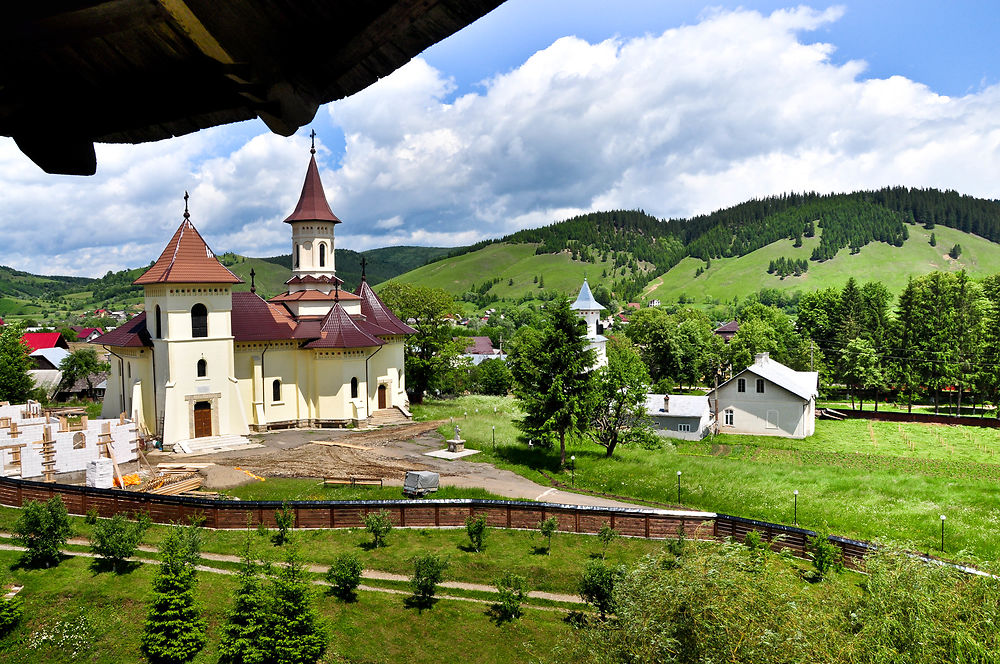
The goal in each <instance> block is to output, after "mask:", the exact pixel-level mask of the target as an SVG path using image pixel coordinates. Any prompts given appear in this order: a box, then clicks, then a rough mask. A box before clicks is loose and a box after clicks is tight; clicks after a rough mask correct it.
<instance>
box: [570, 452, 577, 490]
mask: <svg viewBox="0 0 1000 664" xmlns="http://www.w3.org/2000/svg"><path fill="white" fill-rule="evenodd" d="M569 472H570V477H572V478H573V480H572V481H573V486H576V455H575V454H574V455H571V456H570V458H569Z"/></svg>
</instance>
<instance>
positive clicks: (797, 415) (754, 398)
mask: <svg viewBox="0 0 1000 664" xmlns="http://www.w3.org/2000/svg"><path fill="white" fill-rule="evenodd" d="M745 378H746V381H747V382H746V386H747V387H746V392H739V391H738V379H734V380H732V381H731V382H729V383H726V384H725V385H723V386H721V387H720V388H719V397H718V398H719V432H720V433H745V434H753V435H759V436H785V437H788V438H805V437H806V436H810V435H812V434H813V433H814V432H815V426H816V424H815V400H812V399H810V400H808V401H807V400H805V399H803V398H801V397H799V396H797V395H795V394H792V393H791V392H789V391H788V390H786V389H784V388H782V387H780V386H778V385H776V384H774V383H772V382H771V381H769V380H766V379H762V380H764V392H763V393H758V392H757V391H756V380H757V376H755V375H753V374H746V375H745ZM713 400H714V397H713ZM713 406H714V404H713ZM729 409H732V411H733V425H732V426H728V425H726V415H725V412H726V410H729ZM769 418H770V419H769Z"/></svg>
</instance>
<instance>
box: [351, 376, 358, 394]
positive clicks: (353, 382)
mask: <svg viewBox="0 0 1000 664" xmlns="http://www.w3.org/2000/svg"><path fill="white" fill-rule="evenodd" d="M351 398H352V399H357V398H358V377H357V376H355V377H354V378H352V379H351Z"/></svg>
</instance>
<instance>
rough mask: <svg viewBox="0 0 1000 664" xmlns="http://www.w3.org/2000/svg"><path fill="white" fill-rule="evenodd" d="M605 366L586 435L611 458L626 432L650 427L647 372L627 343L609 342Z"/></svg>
mask: <svg viewBox="0 0 1000 664" xmlns="http://www.w3.org/2000/svg"><path fill="white" fill-rule="evenodd" d="M607 353H608V364H607V366H605V367H602V368H601V369H599V370H598V371H597V375H596V379H595V402H594V407H593V408H592V409H591V418H590V429H589V430H588V431H587V435H589V436H590V437H591V439H593V441H594V442H595V443H597V444H598V445H600V446H602V447H603V448H604V449H605V450H606V453H605V456H607V457H611V456H612V455H613V454H614V452H615V447H617V446H618V443H620V442H621V441H622V440H623V439H624V438H625V437H627V436H628V434H629V432H630V431H632V430H633V429H635V428H642V427H646V428H648V427H649V424H648V420H649V418H648V417H647V415H646V394H647V393H648V392H649V372H648V371H647V370H646V365H645V364H643V363H642V358H640V357H639V354H638V353H637V352H636V351H635V348H634V347H633V346H632V344H631V343H629V341H628V340H627V339H623V338H612V339H610V340H609V341H608V344H607Z"/></svg>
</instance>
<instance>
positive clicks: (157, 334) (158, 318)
mask: <svg viewBox="0 0 1000 664" xmlns="http://www.w3.org/2000/svg"><path fill="white" fill-rule="evenodd" d="M156 338H157V339H162V338H163V333H162V332H161V331H160V305H156Z"/></svg>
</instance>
